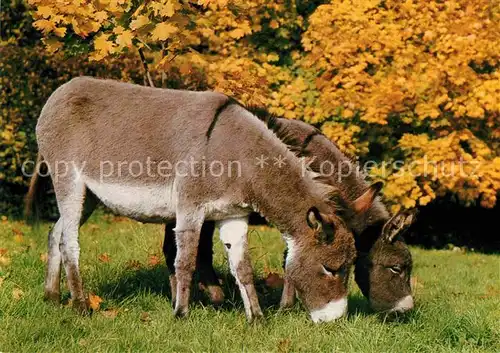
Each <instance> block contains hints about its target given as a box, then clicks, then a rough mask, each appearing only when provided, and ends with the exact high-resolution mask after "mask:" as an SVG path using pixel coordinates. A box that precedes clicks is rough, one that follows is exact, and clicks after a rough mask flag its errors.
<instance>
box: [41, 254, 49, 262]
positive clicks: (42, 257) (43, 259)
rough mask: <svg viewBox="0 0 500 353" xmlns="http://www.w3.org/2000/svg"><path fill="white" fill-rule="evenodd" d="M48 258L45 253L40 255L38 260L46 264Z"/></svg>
mask: <svg viewBox="0 0 500 353" xmlns="http://www.w3.org/2000/svg"><path fill="white" fill-rule="evenodd" d="M48 258H49V255H48V254H47V253H46V252H44V253H41V254H40V260H41V261H42V262H44V263H47V259H48Z"/></svg>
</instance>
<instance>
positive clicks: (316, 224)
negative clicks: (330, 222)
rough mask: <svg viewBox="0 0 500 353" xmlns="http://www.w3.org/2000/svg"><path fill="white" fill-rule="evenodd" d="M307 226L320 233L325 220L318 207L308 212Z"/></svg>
mask: <svg viewBox="0 0 500 353" xmlns="http://www.w3.org/2000/svg"><path fill="white" fill-rule="evenodd" d="M307 224H308V225H309V227H311V228H312V229H314V230H316V231H320V230H321V228H322V227H323V218H322V217H321V214H320V213H319V210H318V209H317V208H316V207H311V208H310V209H309V211H307Z"/></svg>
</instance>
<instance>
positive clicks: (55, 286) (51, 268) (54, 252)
mask: <svg viewBox="0 0 500 353" xmlns="http://www.w3.org/2000/svg"><path fill="white" fill-rule="evenodd" d="M61 235H62V219H61V218H59V220H58V221H57V223H56V224H55V225H54V227H53V228H52V230H51V231H50V233H49V249H48V250H49V251H48V256H47V272H46V274H45V288H44V297H45V299H46V300H49V301H52V302H54V303H59V302H60V300H61V252H60V251H59V243H60V241H61Z"/></svg>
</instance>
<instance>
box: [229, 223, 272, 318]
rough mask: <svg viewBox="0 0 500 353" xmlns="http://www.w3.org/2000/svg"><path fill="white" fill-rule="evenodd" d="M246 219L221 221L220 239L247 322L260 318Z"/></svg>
mask: <svg viewBox="0 0 500 353" xmlns="http://www.w3.org/2000/svg"><path fill="white" fill-rule="evenodd" d="M247 233H248V219H247V218H235V219H227V220H224V221H221V223H220V238H221V240H222V242H223V243H224V248H225V249H226V252H227V254H228V259H229V266H230V268H231V273H232V274H233V276H234V277H235V279H236V283H237V284H238V287H239V289H240V293H241V298H242V299H243V305H244V306H245V314H246V316H247V319H248V321H250V322H251V321H252V320H253V319H254V318H260V317H262V316H263V315H262V310H261V309H260V305H259V300H258V297H257V292H256V290H255V286H254V282H253V271H252V264H251V262H250V256H249V253H248V241H247Z"/></svg>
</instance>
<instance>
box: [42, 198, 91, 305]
mask: <svg viewBox="0 0 500 353" xmlns="http://www.w3.org/2000/svg"><path fill="white" fill-rule="evenodd" d="M97 203H98V201H97V199H96V198H95V197H94V196H93V194H91V193H89V195H88V196H87V197H86V198H85V203H84V206H83V216H82V218H81V220H80V223H81V224H83V223H84V222H85V221H86V220H87V219H88V218H89V217H90V215H91V214H92V212H93V211H94V209H95V207H96V205H97ZM62 230H63V222H62V218H59V219H58V220H57V222H56V224H55V225H54V227H53V228H52V230H51V231H50V233H49V237H48V238H49V239H48V245H49V249H48V257H47V272H46V274H45V288H44V297H45V299H46V300H48V301H52V302H54V303H59V302H60V300H61V261H62V256H61V251H60V249H59V247H60V243H61V236H62Z"/></svg>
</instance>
